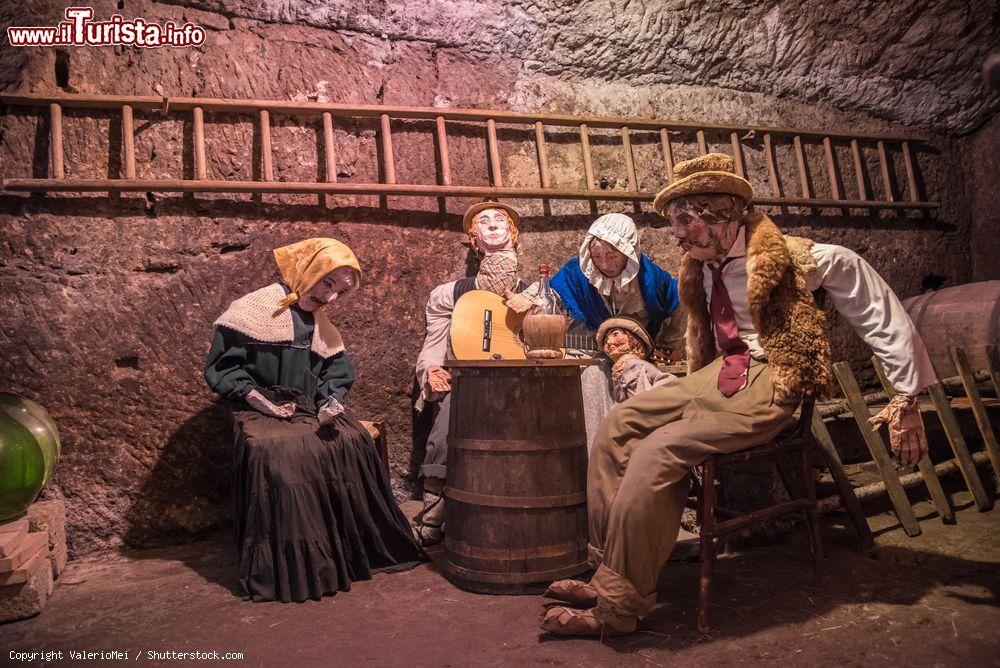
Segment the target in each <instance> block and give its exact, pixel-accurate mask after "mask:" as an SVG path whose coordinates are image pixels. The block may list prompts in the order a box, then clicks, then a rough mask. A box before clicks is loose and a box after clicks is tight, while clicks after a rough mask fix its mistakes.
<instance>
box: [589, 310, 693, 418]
mask: <svg viewBox="0 0 1000 668" xmlns="http://www.w3.org/2000/svg"><path fill="white" fill-rule="evenodd" d="M597 345H598V347H599V348H600V349H601V351H602V352H603V353H604V354H605V355H607V356H608V358H609V359H610V360H611V361H612V363H613V364H612V366H611V398H612V399H613V400H614V401H615V403H621V402H623V401H625V400H626V399H630V398H631V397H634V396H635V395H636V394H639V393H640V392H645V391H646V390H649V389H652V388H654V387H659V386H660V385H663V384H665V383H667V382H669V381H670V380H671V379H675V378H676V376H674V375H673V374H670V373H666V372H664V371H660V370H659V369H658V368H656V365H654V364H651V363H649V362H648V361H647V360H646V358H647V357H649V354H650V353H652V352H653V342H652V340H650V338H649V333H648V332H647V331H646V329H645V328H644V327H643V326H642V325H641V324H639V321H638V320H635V319H633V318H628V317H618V318H608V319H607V320H605V321H604V322H603V323H601V326H600V327H599V328H598V329H597Z"/></svg>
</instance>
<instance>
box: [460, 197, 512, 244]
mask: <svg viewBox="0 0 1000 668" xmlns="http://www.w3.org/2000/svg"><path fill="white" fill-rule="evenodd" d="M486 209H500V210H501V211H506V212H507V215H508V216H510V223H511V230H510V238H511V240H512V241H513V242H515V243H516V242H517V231H518V230H517V226H518V223H519V222H520V221H521V214H519V213H518V212H517V209H515V208H514V207H512V206H507V205H506V204H501V203H500V202H490V201H486V202H480V203H479V204H473V205H472V206H470V207H469V210H468V211H466V212H465V217H464V218H463V219H462V224H463V225H464V226H465V231H466V233H467V234H468V235H469V236H472V220H473V219H474V218H475V217H476V214H477V213H479V212H480V211H485V210H486Z"/></svg>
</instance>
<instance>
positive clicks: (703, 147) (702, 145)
mask: <svg viewBox="0 0 1000 668" xmlns="http://www.w3.org/2000/svg"><path fill="white" fill-rule="evenodd" d="M695 138H696V139H697V140H698V152H699V153H701V155H705V154H706V153H708V144H707V143H706V142H705V131H704V130H698V131H697V132H696V133H695Z"/></svg>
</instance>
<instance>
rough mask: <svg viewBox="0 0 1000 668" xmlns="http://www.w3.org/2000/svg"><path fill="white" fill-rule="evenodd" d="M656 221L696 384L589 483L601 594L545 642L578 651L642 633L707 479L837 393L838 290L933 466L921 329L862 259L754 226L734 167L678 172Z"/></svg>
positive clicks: (606, 431)
mask: <svg viewBox="0 0 1000 668" xmlns="http://www.w3.org/2000/svg"><path fill="white" fill-rule="evenodd" d="M674 173H675V176H676V177H677V178H676V180H675V181H673V182H672V183H671V184H670V185H668V186H667V187H666V188H664V189H663V190H662V191H661V192H660V193H659V194H658V195H657V197H656V199H655V200H654V203H653V208H654V209H656V211H657V212H659V213H660V214H661V215H664V216H666V217H667V218H669V220H670V225H671V229H672V230H673V232H674V235H675V236H676V238H677V240H678V241H679V243H680V245H681V248H683V249H684V251H685V256H684V259H683V262H682V267H681V272H680V293H681V300H682V302H683V304H684V306H685V307H686V308H687V311H688V322H687V336H686V340H687V353H688V356H687V357H688V370H689V373H688V375H687V376H685V377H684V378H682V379H680V380H678V381H677V382H673V383H668V384H666V385H664V386H661V387H655V388H653V389H651V390H648V391H646V392H642V393H640V394H637V395H635V396H634V397H633V398H631V399H629V400H628V401H626V402H624V403H622V404H621V405H619V406H618V407H616V408H615V409H614V410H613V411H612V412H611V414H610V415H609V416H608V418H607V420H605V421H604V423H603V424H602V425H601V428H600V430H599V431H598V434H597V438H596V439H595V442H594V448H593V451H592V453H591V457H590V466H589V468H588V471H587V511H588V515H589V527H590V555H591V561H592V563H593V566H594V567H596V569H597V570H596V572H595V573H594V576H593V578H592V579H591V580H590V582H582V581H575V580H561V581H557V582H555V583H553V584H552V586H551V587H550V590H549V595H550V596H554V597H556V598H559V599H561V600H563V601H565V602H566V603H567V604H569V605H568V606H565V607H555V608H551V609H549V610H547V611H546V613H545V615H544V618H543V621H542V628H543V629H545V630H547V631H550V632H553V633H557V634H562V635H595V636H600V635H606V634H615V633H631V632H633V631H635V629H636V625H637V624H638V622H639V620H640V619H641V618H643V617H645V616H646V615H647V614H648V613H649V610H650V608H651V607H652V606H653V604H654V603H655V602H656V580H657V575H658V573H659V571H660V568H661V566H663V564H664V563H666V561H667V559H668V558H669V556H670V554H671V552H672V551H673V549H674V544H675V540H676V536H677V527H678V525H679V523H680V519H681V511H682V509H683V507H684V501H685V498H686V497H687V492H688V480H689V477H688V473H689V472H690V470H691V468H692V467H694V466H696V465H698V464H699V463H701V462H702V461H704V460H705V458H706V457H708V456H710V455H712V454H716V453H731V452H735V451H738V450H742V449H745V448H749V447H753V446H755V445H760V444H762V443H766V442H767V441H769V440H770V439H772V438H773V437H774V436H775V435H776V434H777V433H778V432H779V431H780V430H781V429H782V427H784V426H785V425H787V424H788V423H789V421H790V420H791V417H792V413H793V412H794V410H795V408H796V407H797V405H798V404H799V402H800V401H801V400H802V398H803V397H810V396H813V397H815V396H818V395H821V394H822V393H823V391H824V389H825V387H826V385H827V384H828V383H829V380H830V373H831V372H830V344H829V341H828V339H827V334H826V322H825V314H824V312H823V311H822V310H821V309H820V308H818V307H817V305H816V303H815V301H814V299H813V296H812V293H813V292H814V291H816V290H819V289H823V290H824V291H825V292H826V294H827V297H828V298H829V299H830V301H831V302H832V303H833V305H834V307H835V308H836V309H837V311H838V312H839V313H840V314H841V315H842V316H843V317H844V318H845V320H847V322H848V323H849V324H850V325H851V327H852V328H853V329H854V331H855V332H856V333H857V334H858V335H860V336H861V338H862V339H864V341H865V342H866V343H867V344H868V345H870V346H871V347H872V349H873V351H874V353H875V354H876V355H877V356H878V357H879V359H880V360H881V361H882V363H883V365H884V366H885V369H886V375H887V376H888V378H889V381H890V382H891V383H892V385H893V386H894V387H895V388H896V389H897V390H898V391H899V392H900V394H899V397H898V399H894V400H893V401H892V403H891V404H890V410H887V411H885V412H884V414H883V415H881V416H880V419H883V420H886V421H888V422H889V423H890V432H889V433H890V437H891V444H892V448H893V450H894V451H895V452H896V454H897V456H898V458H899V459H900V461H901V462H903V463H906V464H911V463H914V462H916V461H917V460H918V459H919V458H920V457H921V456H922V455H924V454H925V453H926V448H927V443H926V440H925V439H924V438H923V425H922V423H921V422H920V412H919V407H918V406H917V405H916V400H915V398H914V395H916V394H917V393H919V392H921V391H922V390H923V389H924V388H925V387H927V386H928V385H930V384H931V383H933V382H934V380H935V376H934V370H933V368H932V367H931V363H930V359H929V358H928V356H927V351H926V350H925V348H924V345H923V342H922V341H921V340H920V336H919V335H918V334H917V330H916V328H915V327H914V326H913V323H912V322H911V321H910V319H909V317H908V316H907V314H906V311H905V310H904V309H903V306H902V304H901V303H900V301H899V299H898V298H897V297H896V295H895V294H894V293H893V292H892V290H891V289H890V288H889V286H888V285H886V283H885V281H884V280H882V278H881V277H880V276H879V275H878V274H877V273H876V272H875V270H874V269H872V267H871V266H870V265H869V264H868V263H867V262H865V261H864V260H863V259H862V258H861V257H860V256H858V254H857V253H854V252H853V251H850V250H848V249H846V248H843V247H841V246H835V245H831V244H819V243H815V242H813V241H811V240H809V239H802V238H795V237H788V236H785V235H784V234H782V233H781V231H780V230H779V229H778V227H777V226H776V225H775V224H774V222H773V221H771V219H770V218H768V217H767V216H766V215H763V214H761V213H754V212H747V210H746V206H747V205H748V204H749V203H750V202H751V200H752V198H753V189H752V187H751V185H750V183H749V182H747V181H746V180H745V179H743V178H742V177H740V176H737V175H736V173H735V168H734V165H733V160H732V158H730V157H729V156H726V155H723V154H719V153H711V154H708V155H704V156H701V157H699V158H695V159H693V160H689V161H685V162H681V163H678V164H677V165H676V167H675V169H674Z"/></svg>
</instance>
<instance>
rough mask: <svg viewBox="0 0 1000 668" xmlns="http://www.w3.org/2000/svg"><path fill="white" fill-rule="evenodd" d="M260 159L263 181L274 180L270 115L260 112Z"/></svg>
mask: <svg viewBox="0 0 1000 668" xmlns="http://www.w3.org/2000/svg"><path fill="white" fill-rule="evenodd" d="M260 158H261V163H262V165H261V166H262V170H261V171H262V172H263V177H264V180H265V181H273V180H274V163H273V162H272V155H271V113H270V112H269V111H268V110H267V109H261V110H260Z"/></svg>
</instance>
